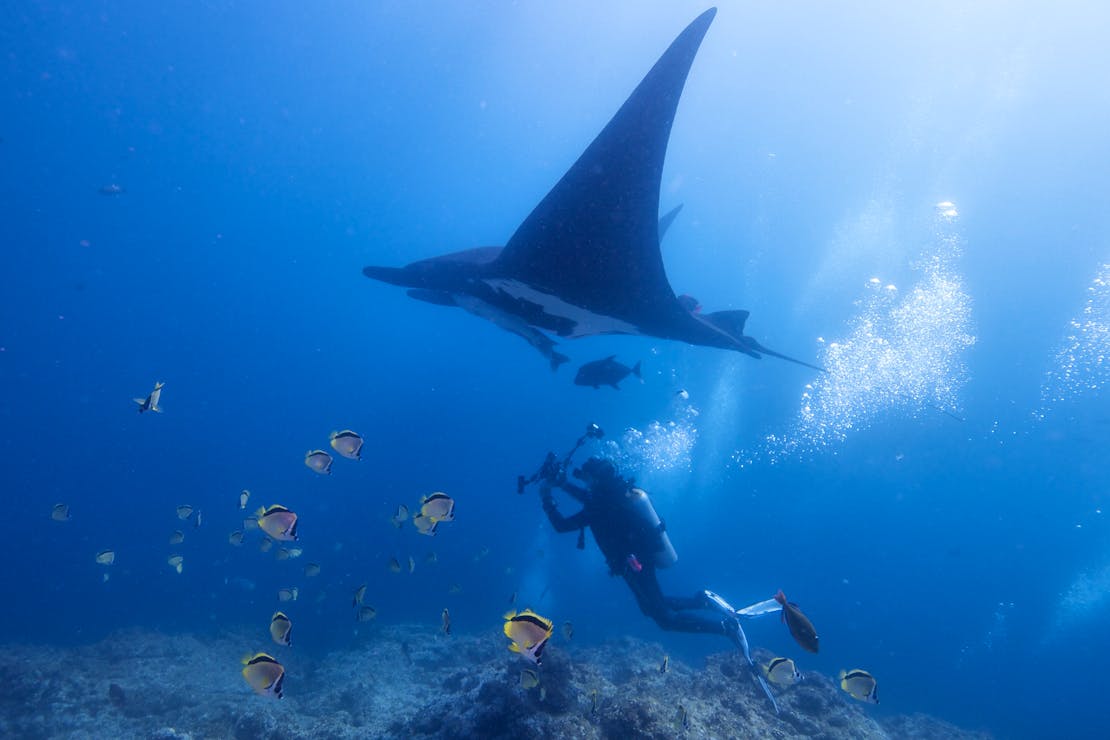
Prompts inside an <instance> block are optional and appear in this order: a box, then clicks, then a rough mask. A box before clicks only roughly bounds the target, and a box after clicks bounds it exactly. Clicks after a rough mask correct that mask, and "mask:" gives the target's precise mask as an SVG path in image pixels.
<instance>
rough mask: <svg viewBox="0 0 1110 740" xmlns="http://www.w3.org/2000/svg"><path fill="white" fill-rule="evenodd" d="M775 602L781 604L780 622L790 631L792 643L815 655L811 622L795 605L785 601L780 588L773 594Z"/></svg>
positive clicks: (814, 630) (815, 635)
mask: <svg viewBox="0 0 1110 740" xmlns="http://www.w3.org/2000/svg"><path fill="white" fill-rule="evenodd" d="M775 601H777V602H779V603H780V604H782V621H783V622H784V623H785V624H786V628H787V629H788V630H790V635H791V636H792V637H793V638H794V641H795V642H796V643H798V644H799V645H801V646H802V649H803V650H808V651H809V652H811V653H816V652H817V642H818V637H817V629H816V628H815V627H814V626H813V622H811V621H809V618H808V617H806V615H805V614H802V610H801V609H799V608H798V605H797V604H795V603H794V602H793V601H787V600H786V594H784V593H783V592H782V589H781V588H780V589H779V592H778V593H777V594H775Z"/></svg>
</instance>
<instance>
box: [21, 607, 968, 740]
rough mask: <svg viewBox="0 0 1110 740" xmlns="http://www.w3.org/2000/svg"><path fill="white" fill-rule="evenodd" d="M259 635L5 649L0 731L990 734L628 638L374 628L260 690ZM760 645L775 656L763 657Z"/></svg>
mask: <svg viewBox="0 0 1110 740" xmlns="http://www.w3.org/2000/svg"><path fill="white" fill-rule="evenodd" d="M258 646H259V640H258V638H257V637H256V636H255V637H247V636H246V635H235V634H228V635H225V636H223V637H220V638H218V639H203V640H202V639H199V638H196V637H193V636H189V635H163V634H159V633H153V632H139V631H131V632H123V633H119V634H116V635H114V636H112V637H110V638H108V639H106V640H104V641H102V642H100V643H97V644H95V645H90V646H85V647H80V648H69V649H65V648H58V647H49V646H46V647H44V646H21V645H9V646H5V648H4V650H3V651H2V652H0V675H3V676H4V678H5V681H4V684H5V691H4V692H3V694H2V695H0V736H3V737H19V738H52V737H77V738H80V737H118V738H129V737H134V738H158V739H165V740H169V739H171V738H178V739H180V738H243V739H245V738H261V737H266V738H276V739H278V740H280V739H282V738H368V737H372V738H394V737H412V738H469V737H482V738H521V737H576V738H624V737H638V738H674V737H689V738H741V737H742V738H802V737H805V738H826V739H828V740H833V739H835V738H845V739H847V738H852V739H853V740H858V739H862V738H906V737H913V738H920V739H922V740H927V739H929V738H937V739H939V738H945V740H952V739H956V740H959V739H961V738H966V739H969V740H970V739H971V738H983V737H986V736H985V735H982V734H977V733H971V732H966V731H963V730H960V729H958V728H956V727H953V726H951V725H948V724H946V723H944V722H941V721H939V720H937V719H934V718H931V717H926V716H923V715H913V716H899V717H895V718H891V719H887V720H883V721H881V722H880V721H876V720H873V719H872V718H870V717H869V716H868V709H869V707H865V706H863V705H860V704H857V703H855V702H852V701H851V700H850V699H847V698H846V697H845V696H844V695H843V693H842V692H840V691H839V690H838V689H837V688H836V687H835V686H834V684H833V682H832V681H830V680H829V679H828V678H825V677H823V676H820V675H817V674H813V673H808V674H806V675H805V678H804V680H803V681H802V682H801V683H800V684H798V685H796V686H793V687H790V688H788V689H786V690H784V691H778V692H777V693H778V695H779V702H780V705H781V707H782V713H781V714H779V715H775V714H774V713H773V712H772V711H771V709H770V707H769V705H768V703H767V700H766V698H765V697H764V696H763V693H762V691H761V690H760V688H759V686H758V685H757V684H756V683H755V681H754V680H753V679H752V676H751V672H750V670H749V669H748V668H747V666H746V664H744V663H743V662H741V661H740V660H739V659H738V656H736V655H734V654H716V655H711V656H709V657H708V658H707V659H706V661H705V665H704V666H701V667H698V668H694V667H690V666H687V665H684V664H682V663H681V662H678V661H671V663H670V667H669V670H668V671H667V672H666V673H661V672H660V670H659V657H660V656H661V655H662V654H663V649H662V648H661V647H660V646H659V645H656V644H653V643H645V642H642V641H637V640H632V639H623V640H619V641H615V642H610V643H606V644H604V645H600V646H593V647H585V646H579V645H576V644H573V643H572V644H569V645H560V646H553V647H551V648H550V649H549V650H548V652H547V654H546V655H545V659H544V663H543V665H542V666H541V667H540V668H539V669H538V671H537V673H538V674H539V677H540V683H539V685H538V686H534V687H531V688H527V689H526V688H524V687H523V686H522V684H521V671H522V670H523V669H525V668H529V667H531V666H530V664H528V663H527V662H526V661H524V660H523V659H521V658H520V657H518V656H516V655H513V654H511V653H509V652H508V651H507V650H506V649H505V640H504V639H503V638H502V637H501V635H500V634H499V633H498V631H497V630H496V629H491V631H490V633H489V634H487V635H482V636H467V635H459V636H452V637H444V636H442V635H439V634H438V633H437V632H435V630H434V629H429V628H428V627H415V626H396V627H383V628H377V629H375V630H373V631H371V633H370V634H369V635H368V636H367V635H364V636H363V638H361V639H360V641H359V643H357V644H356V645H354V646H352V647H351V648H350V649H347V650H343V651H336V652H331V653H329V654H326V655H321V656H312V655H303V654H301V653H299V652H298V651H297V650H296V649H295V648H294V649H286V650H282V651H279V652H275V655H276V657H278V659H279V660H280V661H281V662H282V663H283V664H284V665H285V666H286V669H287V674H286V680H285V698H284V699H282V700H280V701H278V700H274V699H267V698H264V697H260V696H255V695H254V694H253V693H251V691H250V689H249V687H248V686H247V685H246V683H245V682H244V681H243V680H242V678H241V677H240V675H239V669H240V659H241V658H242V656H243V655H244V654H246V653H248V652H250V651H251V650H252V649H254V648H257V647H258ZM762 657H764V658H765V657H766V656H762Z"/></svg>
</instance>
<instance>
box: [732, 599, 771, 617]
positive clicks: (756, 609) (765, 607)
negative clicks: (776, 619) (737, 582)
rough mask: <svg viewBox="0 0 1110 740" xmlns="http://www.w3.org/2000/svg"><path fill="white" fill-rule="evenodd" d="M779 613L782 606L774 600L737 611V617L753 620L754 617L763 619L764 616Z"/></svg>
mask: <svg viewBox="0 0 1110 740" xmlns="http://www.w3.org/2000/svg"><path fill="white" fill-rule="evenodd" d="M778 611H782V604H780V603H779V602H777V601H775V600H774V599H767V600H766V601H760V602H757V603H755V604H752V605H751V606H745V607H744V608H743V609H737V610H736V616H738V617H743V618H744V619H752V618H753V617H762V616H763V615H764V614H774V613H775V612H778Z"/></svg>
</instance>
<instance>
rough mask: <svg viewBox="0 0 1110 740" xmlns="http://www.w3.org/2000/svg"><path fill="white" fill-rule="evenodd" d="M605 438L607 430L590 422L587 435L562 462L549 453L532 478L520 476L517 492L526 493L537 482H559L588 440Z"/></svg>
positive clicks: (579, 439) (517, 482) (587, 426)
mask: <svg viewBox="0 0 1110 740" xmlns="http://www.w3.org/2000/svg"><path fill="white" fill-rule="evenodd" d="M604 436H605V430H604V429H602V428H601V427H600V426H598V425H597V424H595V423H593V422H590V423H589V424H587V425H586V433H585V434H583V435H582V436H581V437H579V438H578V441H577V442H575V443H574V447H571V448H570V452H568V453H567V454H566V455H564V456H563V459H562V460H559V458H557V457H556V456H555V453H554V452H548V453H547V457H545V458H544V460H543V464H542V465H540V469H539V470H537V471H536V472H535V473H532V475H531V477H528V478H526V477H524V476H523V475H518V476H517V477H516V492H517V493H518V494H520V493H524V489H525V488H527V487H528V486H529V485H531V484H533V483H535V482H536V481H540V480H548V481H554V480H558V479H559V478H560V477H561V476H563V475H565V473H564V471H565V470H566V468H567V465H568V464H569V463H570V459H571V458H572V457H574V453H576V452H578V450H579V449H581V448H582V445H584V444H586V442H587V441H588V440H591V439H602V438H603V437H604Z"/></svg>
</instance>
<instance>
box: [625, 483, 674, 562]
mask: <svg viewBox="0 0 1110 740" xmlns="http://www.w3.org/2000/svg"><path fill="white" fill-rule="evenodd" d="M626 504H627V506H628V511H629V512H630V514H631V516H632V518H633V519H634V520H635V522H636V525H637V526H638V527H640V528H641V529H642V531H644V532H646V533H649V534H648V541H649V542H651V543H652V545H651V551H650V552H645V553H638V554H641V555H642V556H643V557H644V558H645V560H648V561H650V562H651V563H652V565H654V566H655V567H656V568H669V567H671V566H672V565H674V564H675V562H676V561H677V560H678V553H676V552H675V551H674V545H672V544H671V538H670V537H668V536H667V528H666V526H665V525H664V524H663V520H662V519H660V518H659V514H658V513H656V511H655V507H654V506H653V505H652V503H651V499H650V498H648V495H647V491H645V490H644V489H642V488H632V489H630V490H629V491H628V494H627V496H626Z"/></svg>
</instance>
